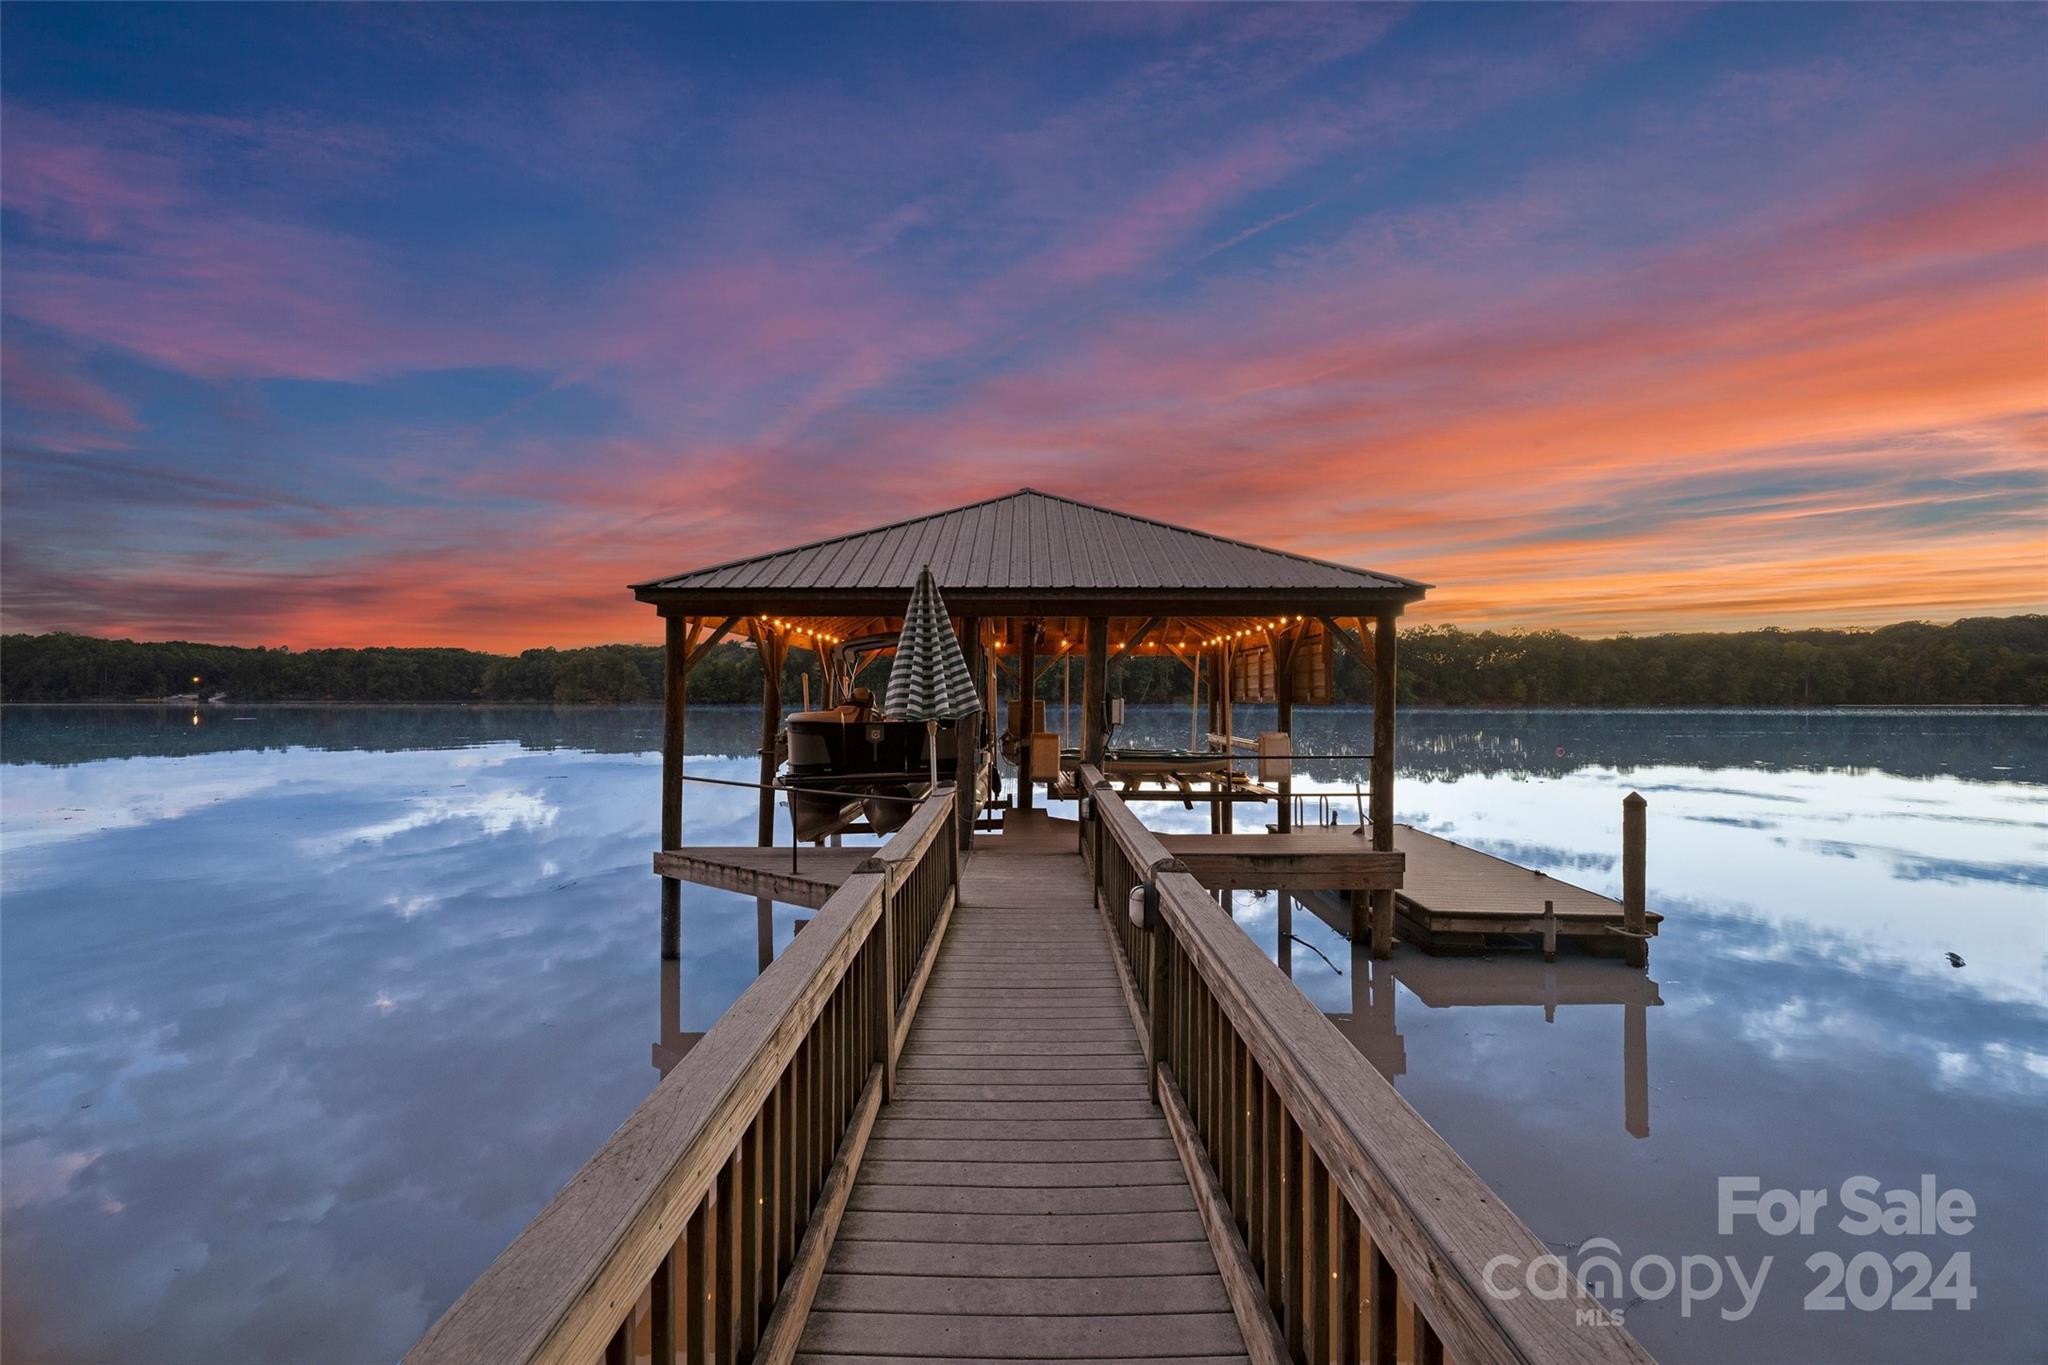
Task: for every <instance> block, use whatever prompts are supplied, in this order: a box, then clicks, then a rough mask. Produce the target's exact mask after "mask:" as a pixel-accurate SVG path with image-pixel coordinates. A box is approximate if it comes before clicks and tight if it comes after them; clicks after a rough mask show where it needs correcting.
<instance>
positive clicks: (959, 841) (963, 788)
mask: <svg viewBox="0 0 2048 1365" xmlns="http://www.w3.org/2000/svg"><path fill="white" fill-rule="evenodd" d="M960 644H961V651H962V653H963V654H964V655H965V660H964V661H965V663H966V664H967V676H968V677H970V678H974V679H976V680H979V678H980V676H981V622H980V621H978V620H977V619H975V618H974V617H972V616H969V617H967V618H965V619H964V620H962V621H961V622H960ZM994 709H995V696H994V695H993V694H988V695H984V696H983V697H982V699H981V711H980V712H979V713H978V714H975V715H972V716H962V717H961V718H960V719H959V720H957V721H955V722H954V723H953V764H954V767H953V783H954V786H953V816H954V820H953V823H954V825H955V826H956V827H957V828H956V831H955V833H956V834H957V836H958V837H956V838H955V839H954V841H953V842H954V846H955V849H956V850H967V849H972V848H973V847H974V821H975V818H976V817H977V816H979V815H980V814H981V810H980V803H981V725H982V720H983V719H984V718H985V717H988V716H992V715H993V714H994Z"/></svg>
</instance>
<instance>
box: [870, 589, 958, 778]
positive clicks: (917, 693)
mask: <svg viewBox="0 0 2048 1365" xmlns="http://www.w3.org/2000/svg"><path fill="white" fill-rule="evenodd" d="M979 710H981V697H980V696H979V695H978V694H977V693H976V692H975V690H974V675H973V674H972V673H969V672H968V671H967V660H966V659H965V658H963V657H962V656H961V653H960V641H959V640H958V639H957V638H956V637H955V636H954V634H953V622H952V618H950V617H949V616H947V615H946V602H945V599H944V598H942V597H940V596H939V585H938V584H937V583H936V582H935V581H934V580H933V579H932V569H931V565H929V564H927V565H925V567H924V571H923V572H922V573H920V574H918V576H917V587H916V588H915V589H913V590H912V592H911V594H910V605H909V606H908V607H906V608H904V611H903V634H902V635H900V636H899V637H897V640H896V662H895V663H894V664H893V665H892V666H891V667H890V669H889V690H888V692H887V694H886V695H885V696H884V697H883V700H882V713H883V714H884V715H886V716H888V717H889V719H891V720H921V721H923V722H924V723H925V750H926V752H927V753H928V754H929V755H930V756H931V780H932V785H933V786H934V787H936V786H938V785H939V722H940V721H942V720H957V719H959V718H960V717H961V716H971V715H973V714H974V713H975V712H977V711H979Z"/></svg>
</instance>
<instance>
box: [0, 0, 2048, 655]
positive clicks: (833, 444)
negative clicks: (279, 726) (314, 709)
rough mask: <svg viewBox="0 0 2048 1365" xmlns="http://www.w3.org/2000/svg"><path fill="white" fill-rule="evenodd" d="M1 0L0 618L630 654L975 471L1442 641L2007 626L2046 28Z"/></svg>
mask: <svg viewBox="0 0 2048 1365" xmlns="http://www.w3.org/2000/svg"><path fill="white" fill-rule="evenodd" d="M0 22H4V35H0V36H4V91H0V93H4V125H0V152H4V165H0V191H4V239H0V246H4V258H0V262H4V263H0V289H4V298H0V304H4V309H5V337H4V340H5V357H4V398H5V410H4V414H0V415H4V423H5V461H4V483H0V509H4V524H0V533H4V543H0V553H4V584H0V591H4V610H5V618H6V624H7V628H8V629H11V630H23V629H30V630H43V629H75V630H83V631H88V632H91V633H95V634H121V635H133V636H135V637H138V638H150V639H163V638H187V639H206V640H219V641H227V642H236V643H249V644H289V645H293V646H295V647H304V646H311V645H323V644H461V645H471V646H477V647H485V648H523V647H527V646H531V645H539V644H561V645H571V644H586V643H595V642H600V641H609V640H652V639H655V638H658V629H657V622H656V619H655V617H654V615H653V613H652V612H651V611H650V610H649V609H647V608H645V607H642V606H639V605H637V604H635V603H634V602H633V601H632V600H631V598H630V595H629V594H628V593H627V592H626V590H625V585H626V584H627V583H629V582H632V581H636V580H641V579H646V578H651V577H655V576H658V575H661V574H665V573H672V572H676V571H680V570H682V569H686V568H690V567H693V566H696V565H698V564H700V563H705V562H710V561H715V560H719V559H725V558H730V557H732V556H735V555H739V554H745V553H751V552H754V551H762V550H768V549H773V548H777V547H779V546H782V545H785V544H789V543H792V542H797V541H803V540H809V539H814V538H816V537H818V536H821V535H825V534H829V533H832V532H836V531H842V530H851V529H856V528H859V527H862V526H866V525H869V524H872V523H875V522H878V521H883V520H889V519H893V518H896V517H900V516H904V515H909V514H912V513H915V512H919V511H926V510H932V509H936V508H941V507H946V506H951V505H955V504H958V503H962V502H967V501H971V500H973V499H976V498H979V497H984V496H988V495H990V494H995V493H1001V492H1005V491H1009V490H1012V489H1015V488H1017V487H1019V486H1021V485H1026V484H1029V485H1032V486H1035V487H1039V488H1043V489H1046V490H1048V491H1051V492H1056V493H1062V494H1066V495H1068V496H1073V497H1079V498H1082V499H1085V500H1088V501H1094V502H1101V503H1105V504H1107V505H1110V506H1113V507H1118V508H1122V509H1125V510H1129V511H1133V512H1139V513H1143V514H1147V515H1151V516H1156V517H1160V518H1163V519H1166V520H1169V521H1178V522H1182V523H1186V524H1191V525H1194V526H1198V527H1202V528H1204V529H1209V530H1214V531H1218V532H1222V533H1225V534H1229V535H1233V536H1238V537H1241V538H1244V539H1248V540H1254V541H1258V542H1261V543H1265V544H1271V545H1276V546H1281V547H1284V548H1289V549H1295V550H1300V551H1303V552H1306V553H1310V554H1315V555H1320V556H1324V557H1328V558H1332V559H1337V560H1342V561H1345V562H1349V563H1355V564H1360V565H1364V566H1368V567H1371V568H1377V569H1383V570H1387V571H1390V572H1394V573H1399V574H1404V575H1407V576H1409V577H1414V578H1421V579H1426V580H1428V581H1430V582H1433V583H1436V584H1437V585H1439V586H1438V589H1437V591H1436V592H1434V593H1433V594H1432V595H1431V598H1430V600H1429V601H1428V602H1427V603H1425V604H1424V605H1423V607H1422V608H1420V609H1419V610H1418V611H1417V612H1416V616H1417V617H1419V618H1420V619H1424V620H1438V621H1455V622H1458V623H1461V624H1466V625H1473V626H1480V625H1492V626H1529V627H1548V626H1560V627H1564V628H1567V629H1571V630H1576V631H1582V632H1589V633H1611V632H1614V631H1618V630H1633V631H1636V632H1646V631H1654V630H1664V629H1696V628H1715V629H1718V628H1728V627H1738V626H1753V625H1763V624H1785V625H1794V624H1830V625H1850V624H1877V623H1882V622H1887V621H1893V620H1899V619H1904V618H1916V617H1918V618H1927V619H1933V620H1947V619H1951V618H1954V617H1956V616H1959V615H1974V614H1987V613H2003V612H2012V611H2021V610H2043V609H2044V604H2048V549H2044V528H2048V83H2044V80H2043V75H2044V69H2048V62H2044V54H2048V7H2041V6H2030V7H2021V8H2007V7H1999V6H1985V5H1978V6H1949V7H1938V8H1924V9H1923V8H1916V7H1909V6H1874V7H1868V8H1863V7H1855V6H1810V7H1788V8H1778V7H1771V6H1740V7H1734V8H1726V9H1712V8H1689V7H1681V6H1674V5H1656V6H1642V7H1630V6H1597V7H1585V8H1574V9H1548V8H1537V7H1521V6H1511V7H1510V6H1494V7H1485V8H1458V7H1449V6H1443V7H1437V6H1429V7H1423V8H1416V9H1403V8H1396V7H1369V8H1340V7H1336V6H1327V5H1316V6H1301V7H1288V8H1257V7H1235V6H1208V7H1201V8H1185V9H1183V8H1171V7H1164V6H1152V5H1147V6H1141V7H1132V8H1124V7H1104V8H1095V7H1088V6H1078V5H1076V6H1058V7H1046V8H1017V7H1001V8H995V7H961V8H941V7H916V8H888V7H883V8H873V7H851V6H848V7H829V8H820V7H768V6H735V7H716V8H703V9H682V8H655V9H649V8H639V7H592V8H582V9H555V8H548V7H516V8H500V7H482V6H476V7H460V8H434V7H405V6H380V7H374V8H370V7H365V8H360V9H341V8H322V7H313V6H282V5H279V6H212V7H203V8H179V7H170V6H159V7H127V8H113V9H100V8H93V7H86V6H23V5H18V4H11V5H8V6H7V7H6V9H5V11H4V21H0Z"/></svg>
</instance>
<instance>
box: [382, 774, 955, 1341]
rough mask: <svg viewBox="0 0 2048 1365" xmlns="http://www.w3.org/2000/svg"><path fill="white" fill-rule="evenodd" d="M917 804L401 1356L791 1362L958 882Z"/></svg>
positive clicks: (942, 803)
mask: <svg viewBox="0 0 2048 1365" xmlns="http://www.w3.org/2000/svg"><path fill="white" fill-rule="evenodd" d="M954 812H955V806H954V800H953V793H952V789H951V788H944V789H942V790H940V791H938V792H936V793H934V794H933V795H931V796H930V797H928V798H926V799H925V800H924V801H923V802H921V803H920V804H919V806H918V808H917V811H916V813H915V814H914V815H913V816H912V817H911V819H910V821H909V823H907V824H906V825H904V827H903V828H902V829H901V830H899V831H897V833H896V834H895V835H894V836H893V837H892V838H891V839H890V840H889V841H888V843H886V844H885V845H883V846H882V847H881V848H880V849H878V850H877V851H876V856H874V857H873V858H870V859H867V860H866V861H865V862H863V863H862V864H861V865H860V867H859V868H858V869H857V870H856V871H855V872H854V874H853V875H852V876H851V877H849V878H848V880H847V881H846V883H845V884H844V885H843V886H841V887H840V888H839V890H838V891H837V892H836V893H835V894H834V895H833V896H832V897H831V899H829V900H828V901H827V902H826V903H825V905H824V906H823V907H822V908H821V909H820V910H819V911H818V915H817V917H816V918H815V919H814V920H812V921H811V922H810V924H809V925H808V927H806V928H805V929H804V931H803V932H802V933H800V934H798V935H797V936H796V939H795V941H794V942H792V943H791V945H790V947H789V948H788V949H787V950H786V951H785V952H784V953H783V954H782V956H781V957H779V958H777V959H776V960H775V961H774V962H773V963H771V964H770V965H769V967H768V968H767V970H766V971H764V972H762V973H761V975H760V977H759V978H757V979H756V980H755V981H754V983H753V984H752V985H751V986H749V987H748V988H747V989H746V991H745V992H744V993H743V994H741V996H740V998H739V999H738V1000H737V1001H735V1002H734V1003H733V1005H732V1007H731V1008H729V1009H728V1010H727V1011H726V1012H725V1014H724V1015H723V1016H722V1017H721V1018H720V1019H719V1021H718V1023H717V1024H716V1025H715V1026H714V1027H713V1028H712V1029H711V1031H710V1032H709V1033H707V1034H705V1035H704V1038H703V1040H702V1041H701V1042H699V1043H698V1044H697V1046H696V1047H694V1048H692V1049H691V1050H690V1053H689V1055H688V1056H687V1057H685V1058H684V1059H683V1061H682V1062H681V1064H679V1065H678V1066H677V1067H676V1068H675V1070H674V1071H672V1072H670V1073H669V1075H668V1077H667V1078H666V1079H665V1080H663V1081H662V1083H661V1084H660V1085H659V1086H658V1087H656V1089H655V1091H654V1093H653V1094H652V1095H650V1096H649V1097H648V1098H647V1100H646V1101H645V1102H644V1103H642V1104H641V1105H640V1107H639V1108H638V1109H636V1110H634V1111H633V1113H632V1115H631V1116H630V1117H628V1118H627V1120H626V1121H625V1123H624V1124H623V1125H621V1127H620V1128H619V1130H618V1132H617V1133H615V1134H614V1135H613V1136H612V1138H611V1140H610V1141H609V1142H607V1143H606V1144H605V1146H604V1148H603V1150H601V1151H600V1152H598V1154H597V1155H596V1156H595V1157H593V1158H592V1159H591V1160H590V1162H589V1163H588V1164H587V1165H585V1166H584V1167H583V1169H582V1170H580V1171H578V1172H577V1173H576V1175H575V1177H574V1178H573V1179H572V1180H570V1182H569V1183H568V1185H567V1186H566V1187H564V1188H563V1190H562V1191H561V1193H559V1194H557V1195H556V1196H555V1198H554V1200H553V1201H552V1202H551V1203H549V1204H548V1206H547V1207H546V1208H544V1209H542V1210H541V1212H540V1213H539V1215H538V1216H536V1217H535V1218H534V1220H533V1221H532V1222H531V1223H529V1224H528V1225H527V1227H526V1230H525V1231H523V1232H521V1233H520V1234H519V1236H518V1238H517V1239H515V1240H514V1241H513V1243H512V1245H511V1246H509V1247H507V1248H506V1249H505V1251H504V1253H503V1254H502V1255H500V1256H499V1257H498V1259H497V1260H496V1261H494V1262H493V1263H492V1264H491V1266H490V1268H489V1269H487V1270H485V1271H484V1273H483V1275H482V1276H481V1277H480V1278H478V1279H477V1281H476V1282H475V1283H474V1284H473V1285H471V1286H470V1288H469V1289H468V1291H467V1292H465V1293H464V1294H463V1295H462V1297H461V1298H459V1299H457V1300H456V1301H455V1303H454V1305H453V1306H451V1307H450V1308H449V1309H448V1311H447V1312H446V1313H445V1314H443V1315H442V1317H441V1319H440V1321H439V1322H437V1323H435V1324H434V1326H433V1327H432V1328H431V1329H429V1330H428V1332H427V1334H426V1335H425V1336H424V1337H422V1338H421V1339H420V1341H419V1342H418V1344H416V1345H415V1346H414V1347H413V1349H412V1350H411V1351H410V1352H409V1353H407V1355H406V1357H405V1360H406V1362H407V1365H527V1362H562V1363H563V1365H599V1362H603V1365H613V1362H619V1363H620V1365H623V1363H624V1362H627V1361H632V1360H638V1359H645V1358H647V1357H648V1356H649V1354H650V1352H651V1355H652V1358H653V1359H655V1360H659V1361H664V1362H665V1361H670V1360H687V1361H693V1362H694V1361H706V1360H709V1361H731V1360H743V1359H751V1360H754V1361H762V1362H766V1361H776V1362H786V1361H788V1360H790V1359H791V1358H792V1357H793V1356H794V1355H795V1351H796V1337H797V1335H798V1333H799V1332H800V1331H801V1330H802V1325H803V1322H804V1318H805V1315H806V1313H807V1312H808V1310H809V1307H810V1303H811V1300H812V1298H813V1297H814V1295H815V1293H816V1291H817V1286H818V1281H819V1278H820V1277H821V1276H822V1275H823V1273H824V1267H825V1260H826V1256H827V1255H828V1254H829V1251H830V1245H831V1240H832V1235H833V1233H834V1231H835V1230H836V1228H837V1225H838V1222H839V1218H840V1214H841V1213H842V1212H843V1210H844V1209H845V1205H846V1198H847V1195H848V1193H849V1192H850V1190H851V1186H852V1177H853V1171H854V1170H855V1169H856V1168H857V1167H858V1165H859V1162H860V1154H861V1151H862V1149H863V1148H864V1147H865V1146H866V1143H867V1135H868V1132H869V1130H870V1129H871V1128H872V1127H873V1124H874V1118H875V1113H876V1111H877V1109H879V1108H880V1106H881V1103H882V1100H883V1098H884V1096H885V1094H886V1092H887V1091H888V1089H889V1088H890V1086H891V1078H892V1077H893V1073H894V1068H895V1059H896V1055H897V1053H899V1052H900V1051H901V1050H902V1047H903V1040H904V1037H905V1035H906V1034H907V1033H908V1031H909V1027H908V1025H909V1017H910V1015H911V1014H912V1013H913V1012H914V1011H915V1009H916V1007H917V1000H918V997H919V996H920V995H921V994H922V992H923V989H924V982H925V981H926V979H927V978H928V976H929V973H930V969H931V962H932V959H933V958H934V957H935V956H936V953H937V948H938V944H939V941H940V938H941V936H942V935H943V933H944V931H945V925H946V922H947V920H948V919H949V917H950V916H951V914H952V911H953V906H954V902H955V900H956V897H957V893H958V888H959V870H960V853H959V841H958V839H957V838H956V837H955V833H954V821H955V818H956V817H955V814H954Z"/></svg>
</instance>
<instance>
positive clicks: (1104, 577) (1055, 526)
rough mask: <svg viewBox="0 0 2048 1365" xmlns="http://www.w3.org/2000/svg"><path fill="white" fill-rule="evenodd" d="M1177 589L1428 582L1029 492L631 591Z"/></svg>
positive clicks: (1395, 586)
mask: <svg viewBox="0 0 2048 1365" xmlns="http://www.w3.org/2000/svg"><path fill="white" fill-rule="evenodd" d="M927 564H929V565H931V569H932V574H933V576H934V577H935V578H937V579H938V582H939V586H940V588H941V589H942V590H944V591H947V592H953V591H956V590H966V591H969V592H974V591H985V592H1017V593H1029V592H1061V591H1069V590H1073V591H1083V592H1086V591H1102V592H1132V593H1145V592H1157V591H1161V590H1165V591H1179V590H1193V591H1202V590H1215V589H1222V590H1233V589H1234V590H1241V591H1253V592H1259V591H1275V592H1283V593H1293V592H1304V591H1308V592H1314V591H1334V592H1364V593H1390V592H1393V593H1402V594H1403V595H1413V596H1418V597H1419V596H1420V595H1421V590H1422V589H1424V588H1426V587H1427V586H1428V585H1427V584H1423V583H1417V582H1416V581H1414V580H1413V579H1408V578H1399V577H1396V576H1395V575H1393V574H1383V573H1374V572H1372V571H1370V570H1367V569H1354V568H1350V567H1347V566H1345V565H1342V564H1333V563H1330V562H1329V561H1328V560H1322V559H1311V558H1309V557H1308V556H1307V555H1297V554H1289V553H1288V552H1286V551H1284V550H1269V549H1266V548H1265V547H1263V546H1259V545H1252V544H1249V543H1247V542H1245V541H1242V540H1232V539H1230V538H1228V537H1226V536H1218V535H1212V534H1210V533H1209V532H1207V531H1195V530H1190V529H1189V528H1187V527H1185V526H1174V525H1170V524H1169V523H1167V522H1163V521H1154V520H1153V519H1152V518H1150V517H1139V516H1133V515H1131V514H1130V513H1128V512H1117V511H1112V510H1111V509H1109V508H1106V507H1096V506H1093V505H1091V504H1089V503H1085V502H1076V501H1074V500H1073V499H1071V498H1062V497H1055V496H1054V495H1052V494H1050V493H1041V492H1039V491H1038V490H1037V489H1035V488H1021V489H1019V490H1017V491H1016V492H1015V493H1009V494H1005V495H1004V496H1002V497H997V498H989V499H987V500H985V501H982V502H975V503H969V504H968V505H966V506H965V507H955V508H950V509H948V510H946V511H943V512H932V513H929V514H927V515H925V516H921V517H913V518H911V519H910V520H908V521H898V522H892V523H890V524H888V525H886V526H877V527H874V528H872V529H871V530H866V531H853V532H849V533H848V534H845V535H839V536H833V537H831V538H829V539H826V540H818V541H813V542H811V543H810V544H808V545H797V546H793V547H791V548H790V549H787V550H777V551H775V552H773V553H771V554H764V555H754V556H751V557H749V558H746V559H735V560H731V561H729V562H727V563H724V564H714V565H711V566H710V567H708V568H703V569H696V570H693V571H691V572H689V573H684V574H677V575H676V576H674V577H672V578H660V579H655V580H653V581H651V582H647V583H638V584H635V585H634V590H635V591H636V592H639V593H642V594H666V593H670V592H691V593H695V592H711V593H717V592H742V593H752V592H762V591H790V592H806V593H834V592H842V593H844V592H860V591H881V590H892V589H894V590H901V591H903V592H906V593H907V592H909V591H910V589H911V588H913V587H914V586H916V583H917V575H918V571H919V570H920V569H922V568H923V567H924V566H925V565H927Z"/></svg>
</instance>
